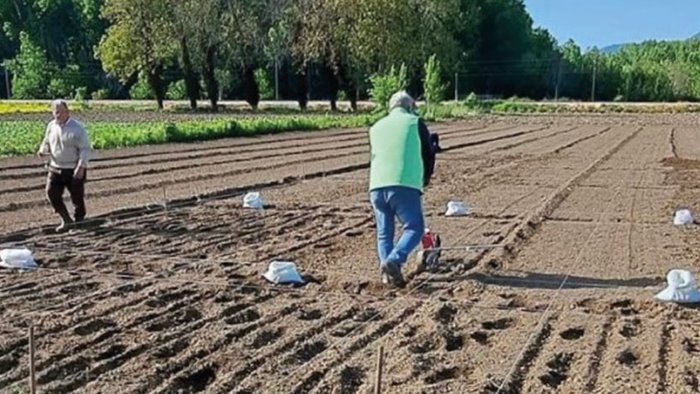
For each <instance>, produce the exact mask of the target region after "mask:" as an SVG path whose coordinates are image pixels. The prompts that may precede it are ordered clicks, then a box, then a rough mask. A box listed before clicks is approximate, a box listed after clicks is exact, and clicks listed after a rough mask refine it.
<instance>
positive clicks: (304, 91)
mask: <svg viewBox="0 0 700 394" xmlns="http://www.w3.org/2000/svg"><path fill="white" fill-rule="evenodd" d="M305 70H306V69H304V71H300V72H299V73H298V74H297V89H296V90H297V102H298V103H299V108H300V109H301V110H302V111H305V110H306V106H307V105H308V104H309V85H308V84H307V82H306V71H305Z"/></svg>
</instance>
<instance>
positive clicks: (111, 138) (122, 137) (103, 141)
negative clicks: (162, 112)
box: [0, 115, 377, 156]
mask: <svg viewBox="0 0 700 394" xmlns="http://www.w3.org/2000/svg"><path fill="white" fill-rule="evenodd" d="M375 120H377V116H376V115H375V116H370V115H358V116H331V115H327V116H289V117H286V116H278V117H274V118H253V119H242V120H208V121H183V122H167V123H166V122H143V123H111V122H110V123H104V122H95V123H90V124H85V126H86V128H87V129H88V132H89V135H90V140H91V143H92V147H93V149H110V148H123V147H129V146H138V145H152V144H162V143H168V142H190V141H204V140H213V139H218V138H228V137H241V136H254V135H261V134H273V133H280V132H285V131H310V130H323V129H330V128H348V127H366V126H369V125H370V124H372V122H373V121H375ZM45 129H46V124H45V123H42V122H34V121H20V122H2V123H0V156H19V155H28V154H33V153H35V152H36V151H37V149H38V147H39V144H40V143H41V140H42V138H43V136H44V131H45Z"/></svg>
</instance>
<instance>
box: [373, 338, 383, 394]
mask: <svg viewBox="0 0 700 394" xmlns="http://www.w3.org/2000/svg"><path fill="white" fill-rule="evenodd" d="M383 367H384V346H382V345H379V353H377V380H376V381H375V382H374V394H381V392H382V368H383Z"/></svg>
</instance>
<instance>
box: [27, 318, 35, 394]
mask: <svg viewBox="0 0 700 394" xmlns="http://www.w3.org/2000/svg"><path fill="white" fill-rule="evenodd" d="M29 392H30V393H31V394H36V368H35V365H34V325H31V324H30V325H29Z"/></svg>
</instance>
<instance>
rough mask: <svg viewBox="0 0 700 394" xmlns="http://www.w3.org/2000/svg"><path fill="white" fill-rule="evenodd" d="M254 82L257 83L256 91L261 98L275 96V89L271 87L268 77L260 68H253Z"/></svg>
mask: <svg viewBox="0 0 700 394" xmlns="http://www.w3.org/2000/svg"><path fill="white" fill-rule="evenodd" d="M255 82H257V83H258V92H259V94H260V99H261V100H272V99H274V98H275V90H274V88H273V87H272V83H271V82H270V78H269V77H268V75H267V72H265V70H263V69H262V68H258V69H257V70H255Z"/></svg>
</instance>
